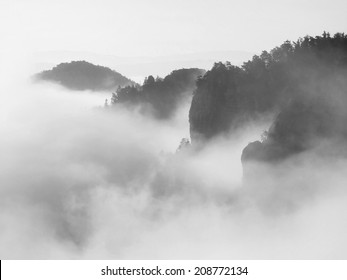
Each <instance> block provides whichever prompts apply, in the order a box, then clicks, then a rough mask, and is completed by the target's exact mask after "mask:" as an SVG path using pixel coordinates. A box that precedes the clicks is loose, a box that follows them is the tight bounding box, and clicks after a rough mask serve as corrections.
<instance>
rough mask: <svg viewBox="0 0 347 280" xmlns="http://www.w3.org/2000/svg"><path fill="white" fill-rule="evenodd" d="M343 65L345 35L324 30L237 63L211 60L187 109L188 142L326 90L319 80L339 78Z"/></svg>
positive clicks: (346, 59) (346, 63)
mask: <svg viewBox="0 0 347 280" xmlns="http://www.w3.org/2000/svg"><path fill="white" fill-rule="evenodd" d="M346 68H347V36H346V35H345V34H344V33H336V34H335V35H334V36H330V34H329V33H326V32H324V33H323V35H322V36H316V37H310V36H306V37H304V38H300V39H299V40H297V41H296V42H289V41H286V42H284V43H283V44H282V45H281V46H280V47H276V48H274V49H273V50H271V51H270V52H267V51H263V52H262V53H261V55H256V56H254V57H253V59H252V60H250V61H248V62H245V63H244V64H243V65H242V66H241V67H237V66H233V65H231V64H230V63H221V62H220V63H215V65H214V66H213V68H212V69H211V70H210V71H208V72H206V74H205V75H204V76H203V77H201V78H199V79H198V81H197V90H196V91H195V94H194V97H193V100H192V105H191V109H190V113H189V121H190V128H191V137H192V140H193V141H194V140H198V139H200V140H201V139H209V138H212V137H214V136H216V135H218V134H220V133H223V132H227V131H229V130H230V128H232V127H235V126H238V125H240V124H242V123H244V122H245V121H247V120H252V119H255V118H257V117H258V116H259V115H261V114H264V113H268V112H275V111H277V112H280V111H281V110H282V108H284V107H285V106H287V105H288V102H290V101H291V100H294V99H295V100H299V99H302V98H309V97H310V96H311V95H312V94H313V95H315V94H316V92H321V91H324V90H322V86H323V88H324V82H323V81H326V80H327V77H330V78H331V77H333V78H334V79H340V78H341V75H343V74H341V73H343V71H345V70H346ZM345 77H346V76H345ZM336 82H337V83H338V81H336ZM323 95H324V94H323Z"/></svg>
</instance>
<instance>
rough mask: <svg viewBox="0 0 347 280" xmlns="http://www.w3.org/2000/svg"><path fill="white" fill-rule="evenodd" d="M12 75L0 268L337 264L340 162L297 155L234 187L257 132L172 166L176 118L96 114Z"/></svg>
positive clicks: (0, 173) (1, 145)
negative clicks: (81, 262)
mask: <svg viewBox="0 0 347 280" xmlns="http://www.w3.org/2000/svg"><path fill="white" fill-rule="evenodd" d="M24 72H25V71H23V75H19V74H18V75H17V76H16V77H14V76H13V75H12V74H11V75H10V76H8V79H5V80H6V81H7V82H3V83H2V84H1V85H0V87H1V96H2V102H1V107H0V109H1V118H0V131H1V135H2V137H1V138H0V152H1V158H0V248H1V249H0V258H1V259H13V258H14V259H17V258H21V259H31V258H34V259H41V258H44V259H45V258H52V259H60V258H64V259H65V258H68V259H70V258H73V259H75V258H77V259H80V258H82V259H83V258H86V259H107V258H126V259H135V258H136V259H141V258H151V259H153V258H158V259H167V258H185V259H187V258H188V259H189V258H195V259H199V258H207V259H222V258H237V259H247V258H345V257H346V252H347V250H346V249H347V242H346V241H345V237H344V232H345V230H346V227H347V224H346V221H347V219H346V218H347V217H346V215H347V211H346V210H347V209H346V207H347V206H346V203H345V201H346V194H347V193H346V191H345V189H344V188H345V182H346V179H347V178H346V176H347V175H346V174H344V172H343V170H346V167H347V165H346V162H345V161H343V160H341V161H331V162H329V164H327V163H326V161H325V160H320V159H316V158H315V157H314V155H312V154H306V155H305V156H303V157H302V158H299V159H297V160H296V161H295V160H293V161H290V162H286V163H284V164H283V165H281V166H277V167H276V169H275V171H273V170H271V171H269V170H268V169H267V167H264V169H263V170H264V172H263V173H262V174H260V176H259V177H258V178H259V180H257V182H256V183H253V184H249V185H244V184H243V183H242V167H241V161H240V156H241V151H242V149H243V148H244V146H245V145H246V144H247V143H248V141H251V140H253V139H255V138H257V135H260V134H261V132H262V130H263V129H264V128H266V127H264V125H261V126H259V125H254V126H249V127H246V128H243V129H242V130H240V131H238V132H236V133H234V134H233V135H232V136H229V137H224V138H219V139H216V140H215V141H214V142H212V143H210V144H209V145H208V146H207V147H205V148H204V149H200V150H198V151H195V150H194V149H187V150H183V151H181V152H179V153H177V154H176V153H175V151H176V149H177V147H178V145H179V143H180V140H181V138H183V137H187V136H188V131H189V129H188V110H187V109H188V108H187V107H184V106H183V107H182V109H181V110H179V111H178V112H177V114H176V117H175V118H173V119H172V120H170V121H167V122H165V121H156V120H153V119H151V118H149V117H144V116H143V115H141V114H137V113H136V112H129V111H127V110H123V109H122V108H120V107H119V108H117V110H102V109H101V108H96V107H97V105H98V104H100V105H102V104H103V102H104V99H105V98H106V97H105V96H104V95H98V94H91V93H88V92H69V91H67V90H64V89H62V88H59V87H55V86H50V85H47V84H45V85H38V84H31V83H30V81H28V80H27V79H26V77H27V76H29V75H26V73H24ZM4 73H5V72H3V74H4ZM271 172H272V173H273V172H275V173H276V174H277V175H276V177H275V178H274V177H273V176H267V174H268V173H271ZM278 178H280V180H279V179H278Z"/></svg>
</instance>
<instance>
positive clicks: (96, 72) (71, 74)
mask: <svg viewBox="0 0 347 280" xmlns="http://www.w3.org/2000/svg"><path fill="white" fill-rule="evenodd" d="M36 79H38V80H42V81H50V82H54V83H58V84H60V85H62V86H64V87H66V88H69V89H72V90H92V91H111V90H114V89H116V88H117V87H118V86H126V85H132V84H134V82H133V81H131V80H130V79H128V78H126V77H124V76H123V75H121V74H119V73H118V72H116V71H114V70H111V69H110V68H108V67H104V66H99V65H94V64H92V63H89V62H86V61H71V62H69V63H61V64H59V65H57V66H55V67H54V68H53V69H51V70H46V71H43V72H41V73H38V74H37V75H36Z"/></svg>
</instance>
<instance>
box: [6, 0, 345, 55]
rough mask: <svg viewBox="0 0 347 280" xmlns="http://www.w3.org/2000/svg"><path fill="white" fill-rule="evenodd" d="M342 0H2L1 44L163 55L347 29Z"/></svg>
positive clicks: (265, 45)
mask: <svg viewBox="0 0 347 280" xmlns="http://www.w3.org/2000/svg"><path fill="white" fill-rule="evenodd" d="M346 11H347V1H345V0H330V1H322V0H316V1H312V0H300V1H299V0H282V1H281V0H268V1H258V0H243V1H240V0H238V1H234V0H174V1H173V0H148V1H144V0H123V1H121V0H97V1H95V0H58V1H57V0H50V1H47V0H15V1H14V0H1V1H0V32H1V37H2V39H4V40H3V43H2V44H1V46H0V49H1V50H2V51H3V50H9V49H10V50H13V49H18V50H23V49H25V50H29V51H46V50H50V51H51V50H58V51H61V50H64V51H88V52H95V53H102V54H111V55H116V56H160V55H176V54H182V53H194V52H206V51H220V50H243V51H250V52H255V53H258V52H260V51H261V50H263V49H267V50H268V49H271V48H273V47H275V46H277V45H278V44H280V43H282V42H283V41H284V40H286V39H290V40H296V39H297V38H298V37H300V36H304V35H306V34H310V35H319V34H321V33H322V32H323V30H327V31H329V32H331V33H334V32H337V31H340V32H344V31H346V30H347V20H346Z"/></svg>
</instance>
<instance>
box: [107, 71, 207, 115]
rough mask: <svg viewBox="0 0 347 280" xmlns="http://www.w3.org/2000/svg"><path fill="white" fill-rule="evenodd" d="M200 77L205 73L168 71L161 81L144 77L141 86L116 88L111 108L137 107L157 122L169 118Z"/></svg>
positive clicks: (189, 95) (190, 92)
mask: <svg viewBox="0 0 347 280" xmlns="http://www.w3.org/2000/svg"><path fill="white" fill-rule="evenodd" d="M204 73H205V70H202V69H197V68H191V69H179V70H175V71H172V72H171V73H170V74H169V75H167V76H166V77H165V78H159V77H157V78H156V79H155V78H154V77H153V76H148V77H147V78H146V79H145V81H144V83H143V85H142V86H136V85H132V86H127V87H123V88H118V90H117V92H116V93H113V96H112V104H113V105H114V106H115V105H117V104H122V105H125V106H128V107H134V106H139V107H140V108H141V110H142V111H143V112H145V113H148V112H150V113H152V114H153V115H154V116H155V117H157V118H159V119H166V118H169V117H171V116H172V114H173V113H174V112H175V110H176V109H177V106H178V105H179V103H180V102H181V101H184V100H188V98H190V97H191V95H192V92H193V91H194V90H195V88H196V79H197V78H198V77H200V76H201V75H203V74H204Z"/></svg>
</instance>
